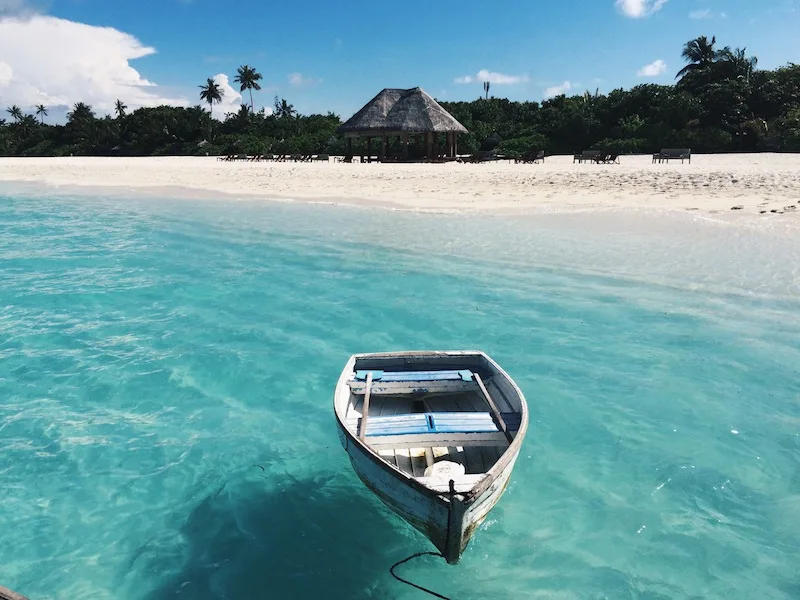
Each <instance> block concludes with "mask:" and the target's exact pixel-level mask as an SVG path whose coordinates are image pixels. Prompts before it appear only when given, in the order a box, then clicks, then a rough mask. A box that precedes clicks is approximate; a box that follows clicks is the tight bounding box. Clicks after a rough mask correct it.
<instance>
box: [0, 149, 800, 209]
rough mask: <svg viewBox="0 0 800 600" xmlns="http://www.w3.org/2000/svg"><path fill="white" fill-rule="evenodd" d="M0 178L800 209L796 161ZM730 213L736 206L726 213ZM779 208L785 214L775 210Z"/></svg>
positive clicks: (272, 167)
mask: <svg viewBox="0 0 800 600" xmlns="http://www.w3.org/2000/svg"><path fill="white" fill-rule="evenodd" d="M0 182H1V183H7V184H11V185H12V186H13V185H14V184H19V185H21V186H22V187H28V186H29V185H33V186H46V187H47V188H50V189H53V188H55V189H63V188H68V189H70V190H76V191H82V192H85V193H90V194H93V193H101V194H102V193H111V194H115V195H119V194H120V192H123V193H130V194H139V193H146V194H147V195H150V196H153V195H170V196H177V197H181V198H191V199H214V198H220V197H224V198H226V199H231V200H240V201H253V200H256V201H257V200H263V201H273V202H299V203H320V204H329V205H346V206H352V207H371V208H384V209H389V210H410V211H414V212H425V213H438V214H448V213H467V214H473V213H478V214H480V213H491V214H504V215H517V214H520V215H522V214H548V213H572V212H584V211H590V210H603V209H622V210H626V209H629V210H634V211H637V212H638V211H639V210H645V211H652V212H660V211H663V210H667V211H675V212H686V213H696V214H705V215H721V214H724V213H730V214H737V213H738V214H749V215H753V216H756V217H762V218H775V217H778V216H780V217H790V218H796V216H797V215H798V214H800V202H798V198H800V155H795V154H735V155H713V154H709V155H697V156H695V157H693V162H692V164H689V163H685V164H679V163H673V164H668V165H659V164H652V162H651V158H650V157H649V156H623V157H622V164H619V165H581V164H573V162H572V158H571V157H568V156H554V157H548V159H547V161H546V162H545V163H544V164H538V165H524V164H514V163H510V164H509V163H488V164H454V163H449V164H411V165H404V164H380V163H372V164H341V163H332V162H331V163H263V162H255V163H252V162H246V163H225V162H221V161H217V159H216V157H135V158H123V157H63V158H33V157H31V158H24V157H23V158H0ZM734 207H741V208H735V209H734ZM781 213H783V214H781Z"/></svg>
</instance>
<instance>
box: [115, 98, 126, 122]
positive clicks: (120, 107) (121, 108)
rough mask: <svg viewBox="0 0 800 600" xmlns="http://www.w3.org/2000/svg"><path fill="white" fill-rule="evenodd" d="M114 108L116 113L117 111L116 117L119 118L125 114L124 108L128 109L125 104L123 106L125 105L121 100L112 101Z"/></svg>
mask: <svg viewBox="0 0 800 600" xmlns="http://www.w3.org/2000/svg"><path fill="white" fill-rule="evenodd" d="M114 110H115V111H116V113H117V118H118V119H121V118H122V117H124V116H125V111H126V110H128V107H127V106H125V105H124V104H123V103H122V100H117V101H116V102H115V103H114Z"/></svg>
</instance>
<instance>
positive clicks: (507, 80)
mask: <svg viewBox="0 0 800 600" xmlns="http://www.w3.org/2000/svg"><path fill="white" fill-rule="evenodd" d="M454 81H455V83H477V82H481V83H482V82H484V81H488V82H489V83H494V84H497V85H516V84H519V83H527V82H528V81H530V79H529V78H528V76H527V75H506V74H505V73H496V72H495V71H489V70H488V69H481V70H480V71H478V73H477V74H476V75H464V76H463V77H456V78H455V80H454Z"/></svg>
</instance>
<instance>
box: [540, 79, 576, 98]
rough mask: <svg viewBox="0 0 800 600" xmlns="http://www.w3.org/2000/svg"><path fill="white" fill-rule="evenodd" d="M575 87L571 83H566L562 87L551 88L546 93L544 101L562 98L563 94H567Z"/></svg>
mask: <svg viewBox="0 0 800 600" xmlns="http://www.w3.org/2000/svg"><path fill="white" fill-rule="evenodd" d="M573 87H575V86H574V85H573V84H572V83H571V82H569V81H565V82H564V83H562V84H561V85H554V86H553V87H549V88H547V89H546V90H545V91H544V99H545V100H549V99H550V98H555V97H556V96H560V95H561V94H566V93H567V92H568V91H570V90H571V89H572V88H573Z"/></svg>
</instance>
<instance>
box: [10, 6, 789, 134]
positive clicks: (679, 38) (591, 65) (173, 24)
mask: <svg viewBox="0 0 800 600" xmlns="http://www.w3.org/2000/svg"><path fill="white" fill-rule="evenodd" d="M799 27H800V0H489V1H487V0H459V1H458V2H455V1H454V0H425V1H422V0H403V1H402V2H384V1H380V0H379V1H375V0H369V1H366V0H304V1H303V2H291V3H287V4H280V3H267V2H260V1H258V0H255V1H250V2H237V3H232V4H225V3H221V2H219V0H213V1H212V0H0V107H3V108H5V107H8V106H11V105H14V104H16V105H19V106H21V107H22V108H23V109H24V110H26V111H27V112H32V110H33V108H32V107H34V106H36V105H39V104H44V105H46V106H48V107H49V111H50V114H51V117H50V118H51V119H52V120H55V121H57V120H59V119H63V115H64V114H65V113H66V111H67V109H68V107H69V106H71V105H73V104H74V103H76V102H79V101H83V102H87V103H88V104H91V105H92V106H93V107H94V109H95V111H96V112H98V113H99V114H103V113H108V112H111V111H112V110H113V107H114V102H115V101H116V100H117V99H121V100H122V101H123V102H124V103H125V104H126V105H127V106H128V108H129V109H134V108H137V107H140V106H156V105H159V104H173V105H179V106H180V105H182V106H189V105H195V104H199V103H200V98H199V91H200V90H199V87H198V86H199V85H200V84H202V83H204V82H205V81H206V80H207V79H208V78H209V77H212V78H214V79H215V81H217V83H218V84H219V85H220V86H221V87H222V89H223V91H224V98H223V103H222V105H221V106H216V107H215V108H214V113H215V115H216V116H218V117H222V116H223V115H224V114H225V112H230V111H235V110H237V109H238V108H239V105H240V104H241V103H242V101H243V100H242V97H241V96H240V94H239V90H238V86H236V84H233V77H234V76H235V74H236V69H237V67H238V66H240V65H243V64H248V65H251V66H253V67H255V68H256V69H257V70H258V71H259V72H260V73H262V74H263V76H264V79H263V81H262V82H261V83H262V87H263V89H262V91H260V92H257V93H256V96H255V104H256V110H259V109H260V108H261V107H262V106H265V107H270V106H271V105H272V103H273V98H274V96H276V95H277V96H280V97H282V98H286V99H287V100H288V101H289V102H290V103H292V104H293V105H294V106H295V108H296V109H298V110H299V111H300V112H301V113H304V114H309V113H316V112H318V113H326V112H328V111H332V112H335V113H337V114H339V115H340V116H342V118H344V119H347V118H349V117H350V116H351V115H352V114H353V113H354V112H355V111H357V110H358V109H359V108H360V107H361V106H362V105H363V104H365V103H366V102H367V101H368V100H370V99H371V98H372V97H373V96H375V94H377V93H378V92H379V91H380V90H381V89H383V88H385V87H401V88H409V87H415V86H419V87H422V88H423V89H425V90H426V91H427V92H428V93H429V94H431V95H432V96H434V97H436V98H437V99H439V100H473V99H475V98H477V97H478V96H480V95H482V94H483V82H484V81H487V80H488V81H489V82H490V83H491V92H490V93H491V95H493V96H498V97H505V98H509V99H511V100H535V101H541V100H542V99H546V98H548V97H552V96H555V95H558V94H559V93H566V94H568V95H569V94H581V93H583V91H584V90H587V89H588V90H591V91H592V92H594V90H595V89H597V88H599V89H600V91H601V92H608V91H611V90H612V89H615V88H620V87H623V88H630V87H632V86H634V85H637V84H639V83H662V84H669V83H671V82H673V81H674V76H675V73H676V72H677V71H678V70H679V69H680V68H681V67H682V66H683V62H682V59H681V56H680V52H681V48H682V46H683V44H684V43H685V42H686V41H688V40H690V39H692V38H694V37H697V36H698V35H707V36H709V37H710V36H712V35H716V37H717V40H718V42H719V44H720V45H721V46H725V45H730V46H732V47H737V46H738V47H746V48H747V50H748V53H749V54H754V55H756V56H757V57H758V58H759V67H761V68H774V67H777V66H780V65H783V64H786V63H788V62H793V61H795V62H800V36H798V35H797V33H796V32H797V30H798V28H799ZM232 86H233V87H232ZM245 100H247V101H248V102H249V97H248V98H246V99H245ZM0 118H9V116H8V115H7V114H5V113H2V114H0Z"/></svg>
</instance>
